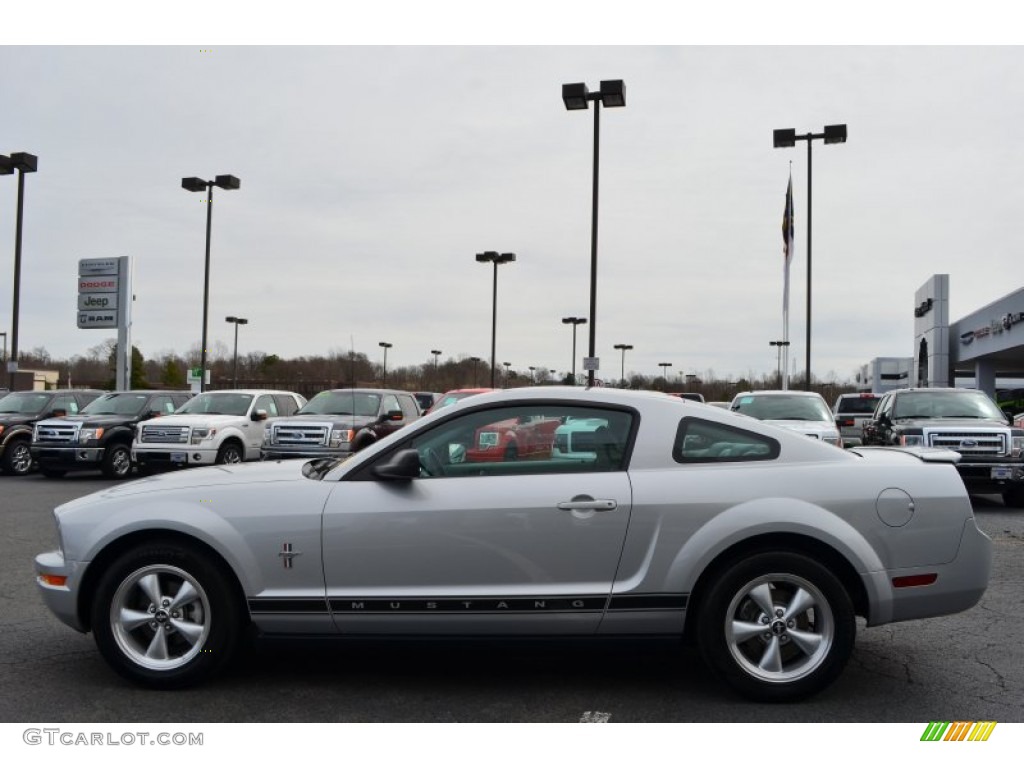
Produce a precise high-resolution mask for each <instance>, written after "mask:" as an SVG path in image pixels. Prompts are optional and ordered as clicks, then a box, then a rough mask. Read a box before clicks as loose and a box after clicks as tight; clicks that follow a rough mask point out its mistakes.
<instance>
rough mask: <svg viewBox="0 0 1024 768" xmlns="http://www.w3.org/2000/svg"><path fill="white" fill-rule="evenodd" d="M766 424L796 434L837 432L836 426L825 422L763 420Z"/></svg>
mask: <svg viewBox="0 0 1024 768" xmlns="http://www.w3.org/2000/svg"><path fill="white" fill-rule="evenodd" d="M763 421H764V423H765V424H772V425H773V426H776V427H784V428H785V429H792V430H793V431H795V432H835V431H836V425H835V424H833V423H831V422H825V421H800V420H799V419H763Z"/></svg>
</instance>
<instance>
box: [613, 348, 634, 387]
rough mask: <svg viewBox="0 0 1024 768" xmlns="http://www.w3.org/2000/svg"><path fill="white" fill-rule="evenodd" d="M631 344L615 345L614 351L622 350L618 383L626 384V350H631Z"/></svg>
mask: <svg viewBox="0 0 1024 768" xmlns="http://www.w3.org/2000/svg"><path fill="white" fill-rule="evenodd" d="M632 348H633V345H632V344H616V345H615V349H619V350H622V370H621V371H620V372H619V381H621V382H622V383H623V384H625V383H626V350H627V349H632Z"/></svg>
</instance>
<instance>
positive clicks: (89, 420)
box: [39, 414, 138, 427]
mask: <svg viewBox="0 0 1024 768" xmlns="http://www.w3.org/2000/svg"><path fill="white" fill-rule="evenodd" d="M137 418H138V416H118V415H117V414H109V415H108V414H102V415H101V414H97V415H95V416H90V415H85V416H81V415H79V416H65V417H64V418H61V419H47V420H46V421H41V422H39V426H41V427H59V426H61V425H62V424H64V425H66V424H80V425H81V426H83V427H109V426H116V425H118V424H127V423H129V422H132V421H135V420H136V419H137Z"/></svg>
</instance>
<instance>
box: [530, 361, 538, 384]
mask: <svg viewBox="0 0 1024 768" xmlns="http://www.w3.org/2000/svg"><path fill="white" fill-rule="evenodd" d="M536 370H537V366H536V365H531V366H530V383H531V384H536V383H537V376H536V374H535V373H534V371H536Z"/></svg>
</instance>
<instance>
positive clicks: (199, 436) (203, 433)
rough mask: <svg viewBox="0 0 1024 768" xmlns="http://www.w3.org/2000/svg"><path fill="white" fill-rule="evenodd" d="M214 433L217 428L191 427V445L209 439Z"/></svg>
mask: <svg viewBox="0 0 1024 768" xmlns="http://www.w3.org/2000/svg"><path fill="white" fill-rule="evenodd" d="M216 434H217V430H216V429H212V428H207V427H199V428H197V429H193V430H192V445H196V444H197V443H199V442H201V441H203V440H210V439H211V438H212V437H213V436H214V435H216Z"/></svg>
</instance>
